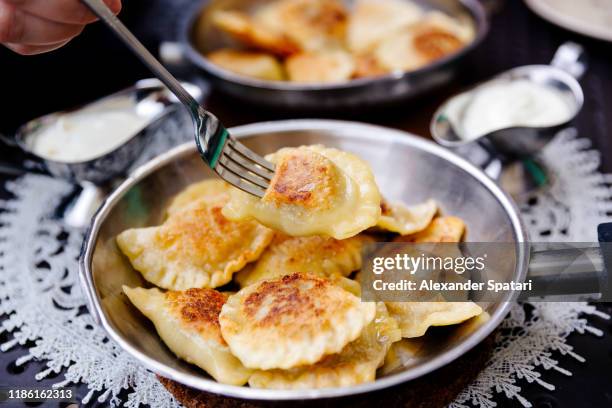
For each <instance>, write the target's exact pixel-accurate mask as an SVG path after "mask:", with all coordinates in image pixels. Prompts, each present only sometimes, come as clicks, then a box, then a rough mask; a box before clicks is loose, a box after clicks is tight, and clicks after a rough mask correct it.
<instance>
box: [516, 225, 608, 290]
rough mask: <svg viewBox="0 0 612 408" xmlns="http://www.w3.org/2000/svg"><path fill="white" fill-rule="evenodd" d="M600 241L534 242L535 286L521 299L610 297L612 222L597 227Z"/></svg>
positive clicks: (531, 276)
mask: <svg viewBox="0 0 612 408" xmlns="http://www.w3.org/2000/svg"><path fill="white" fill-rule="evenodd" d="M597 230H598V236H599V245H598V244H596V243H590V244H589V243H586V244H585V243H581V244H574V243H568V244H534V245H532V247H531V258H530V263H529V271H528V274H527V279H528V280H532V282H533V285H532V287H533V290H532V291H530V292H523V293H522V294H521V296H520V299H522V300H546V301H566V300H591V301H596V300H599V301H609V300H610V299H611V298H612V287H611V285H610V283H611V282H610V279H609V277H608V275H609V274H608V271H609V270H612V223H605V224H600V225H599V227H598V229H597Z"/></svg>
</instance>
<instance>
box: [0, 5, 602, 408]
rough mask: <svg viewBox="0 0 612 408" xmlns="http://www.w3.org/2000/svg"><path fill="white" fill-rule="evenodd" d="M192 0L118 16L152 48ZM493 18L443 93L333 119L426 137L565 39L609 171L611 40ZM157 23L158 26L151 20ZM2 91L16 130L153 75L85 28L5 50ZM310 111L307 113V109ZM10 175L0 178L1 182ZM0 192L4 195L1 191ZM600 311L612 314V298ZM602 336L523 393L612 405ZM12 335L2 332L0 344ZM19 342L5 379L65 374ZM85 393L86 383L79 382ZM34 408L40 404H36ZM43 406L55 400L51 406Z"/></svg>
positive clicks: (581, 123) (1, 129)
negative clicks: (477, 89) (573, 50)
mask: <svg viewBox="0 0 612 408" xmlns="http://www.w3.org/2000/svg"><path fill="white" fill-rule="evenodd" d="M188 2H189V0H172V1H170V0H126V1H124V11H123V12H122V16H121V17H122V19H123V20H124V21H126V22H127V23H128V25H129V26H131V27H132V28H133V29H134V30H135V31H136V33H137V35H138V36H139V37H140V38H142V39H143V40H144V42H145V44H146V45H148V46H150V47H151V49H152V50H155V49H156V48H157V44H158V43H159V42H160V41H162V40H172V39H173V36H174V33H173V32H174V29H175V27H176V22H177V19H179V18H181V15H180V10H181V9H182V7H177V4H178V3H180V4H181V5H182V4H185V3H188ZM493 3H496V7H495V9H496V11H495V12H494V13H493V16H492V24H491V32H490V34H489V36H488V37H487V39H486V40H485V41H484V43H483V44H482V45H481V46H480V47H479V48H478V50H477V51H476V52H475V53H474V54H473V55H472V56H471V57H470V61H469V63H468V64H467V67H468V69H466V70H465V72H463V73H462V75H461V76H460V77H459V78H458V79H457V80H456V81H454V83H453V84H451V85H449V86H447V87H445V88H444V89H442V90H440V91H438V92H437V93H435V94H433V95H430V96H427V97H425V98H422V99H419V100H418V101H415V102H411V103H406V104H403V105H401V106H398V107H396V108H393V109H389V110H386V111H384V112H380V111H379V112H373V113H370V114H367V113H366V114H360V115H359V117H355V115H354V114H352V113H351V112H335V113H333V114H331V115H330V114H325V113H318V114H317V116H327V117H335V118H342V119H351V120H359V121H366V122H372V123H377V124H381V125H385V126H391V127H397V128H400V129H405V130H408V131H411V132H413V133H415V134H418V135H421V136H423V137H429V132H428V124H429V120H430V118H431V115H432V113H433V111H434V110H435V108H436V107H437V106H438V105H439V104H440V103H441V102H442V101H443V100H444V99H445V98H446V97H448V96H449V95H450V94H452V93H454V92H456V91H457V90H459V89H461V88H462V87H465V86H467V85H469V84H472V83H474V82H477V81H480V80H482V79H485V78H487V77H489V76H491V75H493V74H495V73H498V72H501V71H504V70H506V69H509V68H512V67H515V66H518V65H525V64H534V63H547V62H549V61H550V59H551V58H552V56H553V53H554V51H555V49H556V48H557V47H558V46H559V45H560V44H561V43H563V42H564V41H568V40H572V41H576V42H578V43H580V44H582V45H583V46H584V47H585V49H586V51H587V53H588V55H589V69H588V71H587V73H586V75H585V76H584V77H583V78H582V80H581V83H582V86H583V88H584V92H585V97H586V101H585V106H584V109H583V110H582V112H581V113H580V115H579V116H578V118H577V120H576V124H575V125H576V127H577V129H578V131H579V134H580V136H581V137H587V138H589V139H590V140H591V141H592V143H593V145H594V147H595V148H597V149H598V150H599V151H600V152H601V153H602V165H601V170H602V171H603V172H606V173H611V172H612V154H611V153H612V75H611V73H612V44H610V43H606V42H602V41H598V40H594V39H590V38H587V37H583V36H581V35H578V34H575V33H571V32H569V31H565V30H563V29H561V28H558V27H556V26H553V25H551V24H549V23H547V22H545V21H544V20H542V19H540V18H539V17H537V16H536V15H534V14H533V13H531V12H530V11H529V10H528V9H527V8H526V7H525V5H524V4H523V3H522V2H521V1H519V0H508V1H505V2H504V1H497V2H493ZM151 21H155V22H156V24H154V26H155V29H151V27H152V26H153V25H152V24H150V23H149V22H151ZM0 74H1V75H0V90H2V93H1V94H2V102H0V103H1V104H2V107H3V108H2V110H3V112H4V114H3V115H1V116H0V133H4V134H10V133H11V132H13V131H14V130H15V128H16V127H17V126H18V125H19V124H21V123H23V122H25V121H26V120H28V119H31V118H34V117H36V116H39V115H42V114H45V113H49V112H52V111H57V110H61V109H65V108H69V107H71V106H75V105H77V104H80V103H84V102H87V101H89V100H92V99H96V98H98V97H100V96H102V95H105V94H108V93H110V92H113V91H115V90H117V89H120V88H122V87H125V86H128V85H130V84H132V83H133V82H134V81H135V80H137V79H140V78H145V77H148V76H150V75H149V74H148V73H147V71H146V70H145V69H144V67H142V66H141V65H140V63H139V62H138V61H136V60H135V59H134V58H133V57H132V56H131V55H130V54H129V53H128V52H127V51H126V50H125V49H124V48H123V47H122V45H121V44H119V43H118V42H117V40H115V39H114V38H113V37H111V36H110V35H109V34H108V33H107V32H106V30H105V29H104V27H102V26H101V25H100V24H96V25H93V26H92V27H88V28H87V29H86V30H85V33H84V34H83V35H82V36H81V37H79V38H77V39H75V40H74V41H73V42H72V43H71V44H70V45H68V46H67V47H65V48H64V49H62V50H59V51H57V52H54V53H51V54H47V55H42V56H36V57H20V56H16V55H14V54H11V53H10V52H9V51H7V50H5V49H3V48H2V47H0ZM207 104H208V106H209V107H210V109H211V110H213V111H214V112H216V113H217V115H218V116H219V117H220V119H221V120H222V121H223V122H224V123H226V124H227V125H230V126H232V125H238V124H242V123H249V122H255V121H262V120H271V119H281V118H287V117H295V116H296V115H295V114H292V113H283V112H278V111H269V110H262V109H258V108H256V107H253V106H247V105H243V104H240V103H237V102H236V101H232V100H228V99H227V98H226V97H224V96H223V95H220V94H217V93H216V92H214V91H213V92H212V94H211V95H210V96H209V98H208V100H207ZM306 116H311V114H310V115H306ZM0 159H1V160H2V161H13V162H15V163H18V162H19V161H20V159H21V158H20V155H19V154H18V153H17V152H15V151H13V150H9V149H8V148H6V147H2V146H1V145H0ZM8 178H10V176H7V175H0V185H3V184H4V181H5V180H7V179H8ZM0 197H1V198H5V197H8V194H7V192H6V191H5V190H4V188H0ZM598 307H599V308H600V309H601V310H602V311H605V312H607V313H612V304H600V305H598ZM592 324H593V326H595V327H598V328H600V329H601V330H603V331H604V333H605V334H604V337H602V338H597V337H595V336H592V335H588V334H587V335H579V334H572V335H570V336H569V338H568V342H569V344H571V345H572V346H574V351H575V352H576V353H577V354H579V355H581V356H583V357H585V358H586V362H585V363H580V362H578V361H577V360H574V359H573V358H571V357H566V356H555V357H558V359H559V360H560V362H561V366H562V367H563V368H565V369H568V370H569V371H571V372H572V373H573V376H571V377H567V376H565V375H563V374H561V373H558V372H555V371H552V372H545V373H544V376H543V378H544V380H545V381H547V382H549V383H552V384H554V385H555V386H556V389H555V390H554V391H548V390H546V389H544V388H542V387H541V386H539V385H537V384H528V383H526V382H524V381H523V382H521V383H520V385H521V386H522V387H523V396H525V397H526V398H527V399H528V400H530V401H531V402H532V403H533V404H534V406H535V407H538V408H564V407H577V406H589V407H610V406H612V374H611V373H612V370H611V368H612V322H610V321H604V320H601V319H598V318H594V319H592ZM9 338H10V335H8V334H6V333H3V334H1V335H0V344H1V343H3V342H4V341H6V340H7V339H9ZM25 352H26V349H25V348H23V347H17V348H14V349H12V350H11V351H9V352H7V353H0V385H22V386H23V385H33V386H38V387H41V386H45V385H50V384H52V383H54V382H57V381H59V380H60V379H61V374H60V375H58V376H56V377H55V378H48V379H45V380H43V381H42V382H36V381H35V380H34V375H35V373H36V372H38V371H40V370H41V369H42V367H43V363H41V362H36V361H32V362H30V363H28V364H26V365H25V366H22V367H16V366H15V364H14V361H15V359H16V358H17V357H19V356H21V355H23V354H25ZM77 394H78V396H80V397H81V398H82V397H83V396H84V395H85V394H86V389H85V387H84V386H79V387H77ZM497 401H498V403H499V406H501V407H519V406H520V404H519V403H518V402H516V401H508V400H507V399H505V398H503V397H499V398H497ZM31 405H35V404H31ZM43 406H57V404H52V403H46V404H43Z"/></svg>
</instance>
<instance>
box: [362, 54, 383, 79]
mask: <svg viewBox="0 0 612 408" xmlns="http://www.w3.org/2000/svg"><path fill="white" fill-rule="evenodd" d="M388 73H389V70H388V69H386V68H384V67H382V66H381V65H380V64H379V63H378V61H377V60H376V58H375V57H374V56H372V55H359V56H357V57H355V72H354V73H353V77H354V78H367V77H374V76H381V75H386V74H388Z"/></svg>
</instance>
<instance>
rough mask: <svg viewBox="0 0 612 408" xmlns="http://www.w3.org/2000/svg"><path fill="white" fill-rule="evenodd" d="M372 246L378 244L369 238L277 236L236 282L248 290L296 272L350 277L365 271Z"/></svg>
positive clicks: (360, 236)
mask: <svg viewBox="0 0 612 408" xmlns="http://www.w3.org/2000/svg"><path fill="white" fill-rule="evenodd" d="M369 242H374V240H373V239H372V238H370V237H368V236H367V235H357V236H354V237H351V238H348V239H345V240H342V241H339V240H337V239H334V238H328V237H321V236H318V235H313V236H310V237H289V236H287V235H284V234H277V236H276V237H275V239H274V240H273V241H272V243H271V244H270V246H268V248H267V249H266V251H265V252H264V253H263V254H262V255H261V258H259V259H258V260H257V262H255V263H254V264H251V265H249V266H247V267H246V268H245V269H243V270H242V271H240V272H238V273H237V274H236V277H235V279H236V282H238V283H239V284H240V286H241V287H245V286H248V285H251V284H253V283H255V282H259V281H261V280H265V279H272V278H277V277H280V276H283V275H290V274H292V273H295V272H301V273H309V274H312V275H316V276H321V277H329V276H332V275H337V276H348V275H349V274H350V273H351V272H353V271H356V270H358V269H359V268H361V261H362V258H361V251H362V249H363V246H364V244H366V243H369Z"/></svg>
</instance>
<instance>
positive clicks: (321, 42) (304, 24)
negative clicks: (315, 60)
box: [254, 0, 348, 51]
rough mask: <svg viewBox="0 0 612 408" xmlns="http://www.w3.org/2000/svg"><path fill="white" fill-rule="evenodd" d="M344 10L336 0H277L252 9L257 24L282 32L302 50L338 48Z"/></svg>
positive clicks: (344, 29)
mask: <svg viewBox="0 0 612 408" xmlns="http://www.w3.org/2000/svg"><path fill="white" fill-rule="evenodd" d="M347 19H348V16H347V11H346V9H345V7H344V5H343V4H342V2H341V1H337V0H279V1H274V2H271V3H269V4H267V5H265V6H263V7H261V8H260V9H259V10H257V11H256V12H255V15H254V20H255V22H256V23H257V24H260V25H261V26H264V27H268V28H270V29H273V30H275V31H277V32H281V33H283V34H285V35H286V36H287V37H288V38H290V39H291V40H292V41H293V42H294V43H296V44H298V45H299V47H300V48H301V49H302V50H303V51H322V50H329V49H338V48H341V47H342V46H343V44H344V38H345V32H346V22H347Z"/></svg>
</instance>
